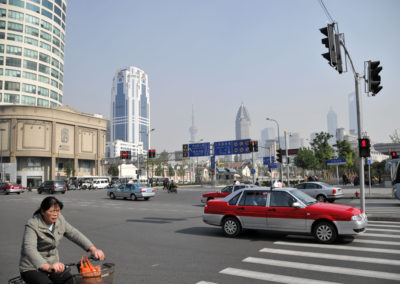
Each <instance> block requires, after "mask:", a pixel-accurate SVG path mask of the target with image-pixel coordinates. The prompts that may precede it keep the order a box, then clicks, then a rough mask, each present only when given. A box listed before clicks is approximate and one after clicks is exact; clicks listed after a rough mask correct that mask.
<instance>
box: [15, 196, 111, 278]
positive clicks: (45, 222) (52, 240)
mask: <svg viewBox="0 0 400 284" xmlns="http://www.w3.org/2000/svg"><path fill="white" fill-rule="evenodd" d="M62 209H63V203H62V202H61V201H59V200H58V199H57V198H55V197H53V196H48V197H46V198H45V199H43V201H42V203H41V204H40V208H39V209H37V210H36V211H35V213H34V214H33V217H32V218H30V219H29V220H28V222H27V223H26V225H25V232H24V237H23V241H22V247H21V258H20V262H19V271H20V273H21V278H22V279H23V280H24V281H25V282H26V283H28V284H36V283H37V284H47V283H49V284H50V283H53V282H56V283H68V282H65V281H66V280H67V279H70V278H71V274H70V273H69V272H68V271H67V272H65V273H62V272H64V269H65V266H64V264H63V263H61V262H60V260H59V255H58V250H57V246H58V245H59V243H60V240H61V239H62V237H63V236H65V237H66V238H67V239H69V240H71V241H72V242H74V243H76V244H77V245H78V246H80V247H81V248H83V249H84V250H85V251H87V252H90V253H91V254H92V256H93V257H95V258H97V259H99V260H104V253H103V251H102V250H100V249H97V248H96V247H95V246H94V245H93V243H92V242H91V241H90V240H89V239H88V238H87V237H85V236H84V235H83V234H82V233H81V232H79V231H78V230H77V229H75V228H74V227H73V226H71V225H70V224H69V223H68V222H67V221H66V220H65V218H64V217H63V216H62V215H61V213H60V212H61V210H62Z"/></svg>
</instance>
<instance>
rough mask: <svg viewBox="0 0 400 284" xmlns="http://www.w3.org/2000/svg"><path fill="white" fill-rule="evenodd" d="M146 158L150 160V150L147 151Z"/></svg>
mask: <svg viewBox="0 0 400 284" xmlns="http://www.w3.org/2000/svg"><path fill="white" fill-rule="evenodd" d="M147 158H149V159H150V158H151V150H150V149H149V152H148V153H147Z"/></svg>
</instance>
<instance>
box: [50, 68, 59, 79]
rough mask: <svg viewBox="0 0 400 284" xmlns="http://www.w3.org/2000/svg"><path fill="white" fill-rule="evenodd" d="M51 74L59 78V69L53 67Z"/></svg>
mask: <svg viewBox="0 0 400 284" xmlns="http://www.w3.org/2000/svg"><path fill="white" fill-rule="evenodd" d="M51 76H53V77H54V78H56V79H58V71H57V70H56V69H53V68H51Z"/></svg>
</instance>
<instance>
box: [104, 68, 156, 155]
mask: <svg viewBox="0 0 400 284" xmlns="http://www.w3.org/2000/svg"><path fill="white" fill-rule="evenodd" d="M150 132H151V131H150V95H149V82H148V76H147V74H146V73H144V71H143V70H140V69H139V68H136V67H133V66H130V67H128V68H123V69H121V70H119V71H117V73H116V75H115V76H114V80H113V87H112V90H111V129H110V136H111V137H110V140H111V142H113V141H115V140H122V141H125V142H130V143H133V144H135V145H139V144H141V143H143V150H146V151H147V150H148V149H149V148H150ZM140 142H141V143H140Z"/></svg>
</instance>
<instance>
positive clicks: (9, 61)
mask: <svg viewBox="0 0 400 284" xmlns="http://www.w3.org/2000/svg"><path fill="white" fill-rule="evenodd" d="M6 65H7V66H13V67H21V59H19V58H13V57H7V58H6Z"/></svg>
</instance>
